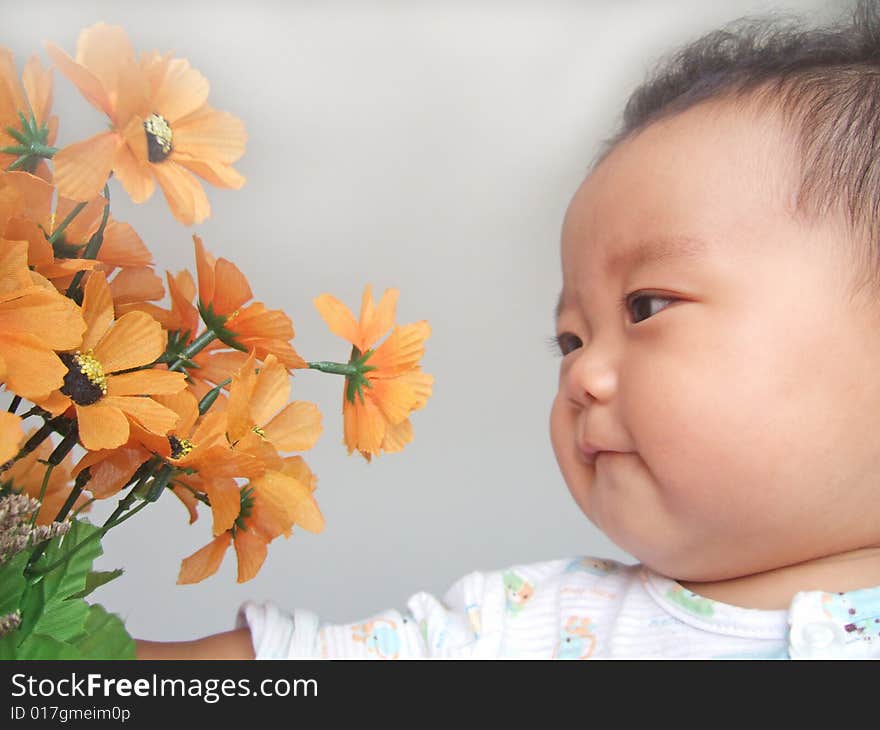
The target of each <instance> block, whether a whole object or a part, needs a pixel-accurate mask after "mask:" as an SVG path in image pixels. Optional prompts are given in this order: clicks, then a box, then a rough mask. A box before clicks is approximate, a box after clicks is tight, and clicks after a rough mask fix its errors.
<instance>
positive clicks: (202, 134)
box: [172, 105, 247, 163]
mask: <svg viewBox="0 0 880 730" xmlns="http://www.w3.org/2000/svg"><path fill="white" fill-rule="evenodd" d="M172 126H173V129H174V149H176V150H177V151H179V152H182V153H183V154H185V155H188V156H190V157H194V158H196V159H202V160H217V161H218V162H226V163H230V162H235V161H236V160H237V159H238V158H239V157H241V156H242V155H243V154H244V149H245V143H246V142H247V132H246V131H245V128H244V123H243V122H242V121H241V119H239V118H238V117H236V116H233V115H232V114H229V113H228V112H222V111H218V110H217V109H212V108H211V107H209V106H207V105H205V106H203V107H202V108H201V109H199V110H198V111H196V112H194V113H193V114H189V115H188V116H186V117H184V118H183V119H178V120H176V121H175V122H174V124H173V125H172Z"/></svg>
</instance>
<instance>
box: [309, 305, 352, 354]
mask: <svg viewBox="0 0 880 730" xmlns="http://www.w3.org/2000/svg"><path fill="white" fill-rule="evenodd" d="M312 303H313V304H314V305H315V309H317V310H318V313H319V314H320V315H321V317H322V318H323V319H324V322H326V323H327V326H328V327H329V328H330V331H331V332H332V333H333V334H334V335H337V336H338V337H341V338H342V339H343V340H346V341H347V342H350V343H351V344H352V345H355V346H357V343H358V341H359V339H360V333H359V329H358V324H357V321H356V320H355V318H354V315H353V314H352V313H351V310H350V309H349V308H348V307H346V306H345V304H343V303H342V302H341V301H339V300H338V299H337V298H336V297H334V296H333V295H332V294H321V295H320V296H318V297H315V298H314V299H313V300H312Z"/></svg>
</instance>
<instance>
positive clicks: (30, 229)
mask: <svg viewBox="0 0 880 730" xmlns="http://www.w3.org/2000/svg"><path fill="white" fill-rule="evenodd" d="M0 180H2V184H3V185H4V186H5V187H6V188H10V191H11V194H12V195H16V196H17V197H16V200H15V202H14V204H12V205H10V210H11V217H10V218H9V219H8V221H7V222H6V225H5V232H4V233H3V235H4V237H5V238H7V239H16V240H26V241H27V242H28V264H29V265H30V266H32V267H33V268H34V270H35V271H37V272H38V273H40V274H42V275H43V276H45V277H46V278H47V279H49V280H50V281H52V282H53V284H55V286H56V287H57V288H58V289H59V290H61V291H66V290H67V287H68V285H69V284H70V281H71V279H72V277H73V275H74V274H75V273H76V272H77V271H83V270H93V269H101V270H103V271H105V272H106V273H107V275H108V276H109V275H110V274H111V273H112V272H114V271H115V270H116V269H117V268H120V269H121V271H119V272H118V273H117V275H116V277H115V278H114V279H113V280H112V281H111V282H110V290H111V291H112V292H113V295H114V301H115V302H116V303H117V305H121V304H127V303H129V302H133V301H144V300H145V299H161V298H162V297H163V296H164V295H165V290H164V288H163V287H162V282H161V281H160V280H159V278H158V277H157V276H156V275H155V274H154V273H153V271H152V268H151V266H152V263H153V256H152V254H151V253H150V251H149V250H148V249H147V247H146V246H145V245H144V242H143V241H142V240H141V238H140V236H138V234H137V233H136V232H135V230H134V229H133V228H132V227H131V226H130V225H129V224H128V223H122V222H120V221H117V220H114V219H113V218H112V217H111V218H109V219H108V221H107V225H106V227H105V229H104V234H103V242H102V244H101V248H100V249H99V250H98V255H97V259H96V260H89V259H81V258H78V256H79V255H80V254H81V253H82V252H83V251H84V249H85V247H86V245H87V244H88V242H89V239H90V238H91V236H92V234H94V233H95V232H96V231H97V230H98V227H99V226H100V223H101V217H102V215H103V213H104V206H105V204H106V203H107V201H106V199H105V198H104V197H103V196H102V195H97V196H95V197H94V198H92V199H90V200H89V201H88V202H87V204H86V206H85V207H84V208H83V209H82V210H80V211H79V213H77V214H76V216H75V217H74V218H73V219H72V220H71V221H70V222H69V223H68V224H67V226H66V227H65V228H64V230H63V231H60V230H59V228H58V227H59V226H60V225H61V223H62V221H65V220H66V219H67V217H68V216H69V215H70V214H71V213H73V211H74V209H75V208H76V206H77V205H78V204H77V203H76V201H74V200H70V199H69V198H65V197H63V196H58V201H57V204H56V205H55V211H54V212H53V211H52V207H53V206H52V201H53V198H54V197H55V186H54V185H52V184H50V183H47V182H45V181H44V180H41V179H39V178H37V177H35V176H33V175H29V174H28V173H25V172H7V173H3V174H2V176H0ZM0 225H2V221H0ZM0 232H3V229H2V228H0ZM53 238H54V239H55V240H53V241H52V243H51V244H50V243H49V241H50V239H53Z"/></svg>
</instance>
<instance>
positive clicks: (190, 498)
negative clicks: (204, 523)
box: [171, 484, 199, 524]
mask: <svg viewBox="0 0 880 730" xmlns="http://www.w3.org/2000/svg"><path fill="white" fill-rule="evenodd" d="M171 491H172V492H174V494H175V495H176V496H177V498H178V499H179V500H180V501H181V502H182V503H183V506H184V507H186V510H187V512H189V524H192V523H193V522H195V521H196V520H197V519H198V518H199V512H198V509H197V508H198V506H199V500H198V499H196V496H195V495H194V494H193V493H192V492H190V491H189V489H187V488H186V487H181V486H180V485H178V484H175V485H174V486H172V487H171Z"/></svg>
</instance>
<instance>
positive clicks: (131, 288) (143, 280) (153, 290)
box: [110, 267, 165, 306]
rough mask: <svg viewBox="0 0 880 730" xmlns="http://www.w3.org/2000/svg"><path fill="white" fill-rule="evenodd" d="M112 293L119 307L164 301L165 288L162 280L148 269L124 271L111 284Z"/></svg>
mask: <svg viewBox="0 0 880 730" xmlns="http://www.w3.org/2000/svg"><path fill="white" fill-rule="evenodd" d="M110 292H111V293H112V294H113V301H114V302H115V304H116V305H117V306H119V305H120V304H132V303H134V302H144V301H149V300H156V299H162V297H164V296H165V286H164V285H163V284H162V279H160V278H159V277H158V276H156V274H155V272H154V271H153V270H152V269H151V268H148V267H141V268H130V269H123V270H122V271H120V272H119V273H118V274H117V275H116V276H114V277H113V281H111V282H110Z"/></svg>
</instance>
